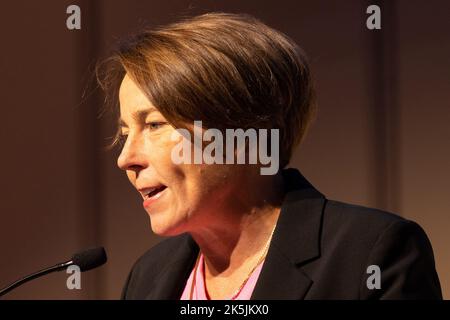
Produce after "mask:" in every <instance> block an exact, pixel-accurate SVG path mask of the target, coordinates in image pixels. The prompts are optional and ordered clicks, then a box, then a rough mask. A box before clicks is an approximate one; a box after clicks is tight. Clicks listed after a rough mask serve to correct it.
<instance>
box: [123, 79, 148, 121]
mask: <svg viewBox="0 0 450 320" xmlns="http://www.w3.org/2000/svg"><path fill="white" fill-rule="evenodd" d="M119 101H120V111H121V113H122V110H123V109H130V108H131V109H133V110H130V111H136V109H138V108H143V107H148V106H149V105H151V103H150V101H149V100H148V99H147V97H146V96H145V94H144V93H143V92H142V90H141V89H140V88H139V87H138V86H137V85H136V84H135V82H134V81H133V80H131V78H130V77H129V76H128V74H126V75H125V76H124V77H123V79H122V82H121V84H120V88H119ZM123 111H125V110H123Z"/></svg>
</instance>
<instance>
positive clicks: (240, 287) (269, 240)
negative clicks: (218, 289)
mask: <svg viewBox="0 0 450 320" xmlns="http://www.w3.org/2000/svg"><path fill="white" fill-rule="evenodd" d="M276 226H277V225H276V224H275V226H274V227H273V229H272V232H271V233H270V237H269V239H268V240H267V242H266V245H265V246H264V250H263V251H262V253H261V255H260V256H259V259H258V263H257V264H256V265H255V266H254V267H253V268H252V269H251V271H250V272H249V273H248V275H247V277H246V278H245V280H244V281H243V282H242V284H241V285H240V286H239V288H237V290H236V291H235V292H234V293H233V295H232V296H231V299H230V300H234V299H235V298H236V297H237V295H238V294H239V292H241V290H242V288H243V287H244V286H245V284H246V283H247V281H248V279H250V277H251V275H252V273H253V272H254V271H255V270H256V268H257V267H258V266H259V265H260V263H261V262H262V261H263V260H264V258H265V256H266V255H267V252H268V250H269V246H270V242H271V240H272V236H273V234H274V232H275V228H276ZM199 261H200V253H199V254H198V256H197V260H196V262H195V267H194V277H193V279H192V284H191V290H190V291H191V292H190V297H189V300H192V298H193V296H194V286H195V279H196V275H197V269H198V264H199ZM205 287H206V282H205Z"/></svg>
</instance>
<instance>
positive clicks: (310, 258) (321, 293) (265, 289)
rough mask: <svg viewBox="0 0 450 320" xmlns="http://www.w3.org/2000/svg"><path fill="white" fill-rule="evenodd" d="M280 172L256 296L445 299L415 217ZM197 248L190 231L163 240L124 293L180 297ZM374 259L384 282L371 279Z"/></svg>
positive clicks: (130, 278)
mask: <svg viewBox="0 0 450 320" xmlns="http://www.w3.org/2000/svg"><path fill="white" fill-rule="evenodd" d="M283 175H284V178H285V182H286V187H287V190H288V192H287V194H286V197H285V200H284V202H283V204H282V208H281V213H280V216H279V218H278V223H277V226H276V229H275V232H274V235H273V238H272V241H271V244H270V248H269V251H268V254H267V256H266V260H265V262H264V265H263V268H262V270H261V273H260V275H259V278H258V282H257V284H256V287H255V289H254V291H253V294H252V297H251V299H252V300H260V299H288V300H296V299H442V293H441V288H440V284H439V279H438V276H437V273H436V270H435V265H434V257H433V251H432V248H431V244H430V242H429V240H428V238H427V236H426V234H425V232H424V231H423V230H422V228H421V227H420V226H419V225H418V224H416V223H415V222H412V221H408V220H405V219H403V218H401V217H399V216H396V215H393V214H391V213H387V212H383V211H380V210H377V209H371V208H366V207H362V206H356V205H351V204H346V203H342V202H338V201H333V200H328V199H326V198H325V197H324V196H323V195H322V194H321V193H320V192H319V191H317V190H316V189H315V188H314V187H313V186H312V185H311V184H310V183H309V182H308V181H307V180H306V179H305V178H304V177H303V176H302V175H301V174H300V172H299V171H297V170H295V169H287V170H283ZM198 251H199V247H198V246H197V244H196V243H195V242H194V240H193V239H192V237H191V236H190V235H189V234H187V233H185V234H182V235H179V236H175V237H170V238H167V239H165V240H163V241H161V242H160V243H158V244H157V245H155V246H154V247H153V248H151V249H150V250H149V251H147V253H145V254H144V255H143V256H142V257H141V258H140V259H139V260H138V261H137V262H136V263H135V265H134V266H133V268H132V270H131V272H130V274H129V276H128V279H127V281H126V284H125V287H124V289H123V292H122V298H123V299H179V298H180V296H181V294H182V292H183V289H184V287H185V284H186V281H187V279H188V277H189V275H190V273H191V270H192V268H193V267H194V263H195V260H196V257H197V254H198ZM371 265H377V266H378V267H379V268H380V272H381V288H380V289H376V288H373V287H372V289H369V288H368V286H367V280H368V278H369V277H370V276H371V275H374V274H375V273H374V271H373V270H369V273H368V270H367V268H368V267H369V266H371ZM372 280H373V279H370V281H369V282H370V283H373V282H372Z"/></svg>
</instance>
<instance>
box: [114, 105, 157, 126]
mask: <svg viewBox="0 0 450 320" xmlns="http://www.w3.org/2000/svg"><path fill="white" fill-rule="evenodd" d="M154 111H158V110H157V109H156V108H154V107H150V108H147V109H143V110H138V111H135V112H133V113H132V114H131V118H132V119H133V120H134V121H136V122H139V121H141V120H143V119H144V118H145V117H146V116H147V115H148V114H149V113H152V112H154ZM118 124H119V127H127V128H128V125H127V123H126V122H125V121H124V120H123V119H122V118H119V121H118Z"/></svg>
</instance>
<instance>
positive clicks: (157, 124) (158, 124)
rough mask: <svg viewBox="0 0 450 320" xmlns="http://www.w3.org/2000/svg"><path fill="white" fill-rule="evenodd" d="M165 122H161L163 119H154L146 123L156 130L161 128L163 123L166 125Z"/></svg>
mask: <svg viewBox="0 0 450 320" xmlns="http://www.w3.org/2000/svg"><path fill="white" fill-rule="evenodd" d="M165 124H166V123H165V122H161V121H152V122H147V123H146V124H145V125H146V126H147V127H148V128H149V129H150V130H156V129H159V128H161V127H162V126H163V125H165Z"/></svg>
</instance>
